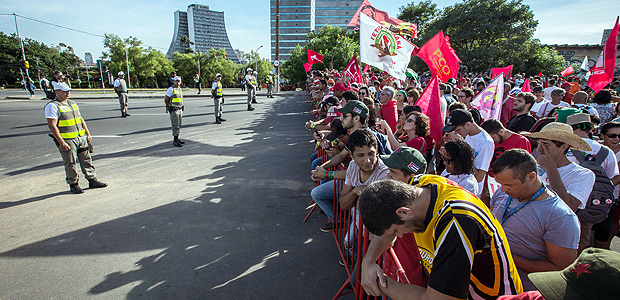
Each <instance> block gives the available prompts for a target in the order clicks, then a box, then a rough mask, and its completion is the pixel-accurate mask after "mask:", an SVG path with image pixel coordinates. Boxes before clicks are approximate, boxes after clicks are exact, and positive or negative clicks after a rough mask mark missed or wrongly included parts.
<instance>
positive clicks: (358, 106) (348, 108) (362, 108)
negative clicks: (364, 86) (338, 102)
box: [338, 100, 368, 118]
mask: <svg viewBox="0 0 620 300" xmlns="http://www.w3.org/2000/svg"><path fill="white" fill-rule="evenodd" d="M338 112H340V113H342V114H346V113H352V114H357V115H359V116H360V117H362V118H367V117H368V107H367V106H366V104H364V103H363V102H361V101H359V100H351V101H349V102H347V104H346V105H345V106H344V107H342V108H339V109H338Z"/></svg>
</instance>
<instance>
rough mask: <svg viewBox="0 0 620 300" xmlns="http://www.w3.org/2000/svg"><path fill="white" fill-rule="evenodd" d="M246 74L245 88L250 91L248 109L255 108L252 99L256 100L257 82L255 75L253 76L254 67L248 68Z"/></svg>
mask: <svg viewBox="0 0 620 300" xmlns="http://www.w3.org/2000/svg"><path fill="white" fill-rule="evenodd" d="M247 72H248V73H247V74H246V75H245V88H246V90H247V91H248V110H250V111H251V110H254V108H253V107H252V99H255V101H256V84H255V83H254V79H253V78H254V76H252V69H251V68H248V70H247Z"/></svg>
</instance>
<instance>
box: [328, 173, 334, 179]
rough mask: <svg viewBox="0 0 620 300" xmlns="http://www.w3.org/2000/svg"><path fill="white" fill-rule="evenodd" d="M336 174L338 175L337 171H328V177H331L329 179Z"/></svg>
mask: <svg viewBox="0 0 620 300" xmlns="http://www.w3.org/2000/svg"><path fill="white" fill-rule="evenodd" d="M335 175H336V172H335V171H329V172H327V178H329V179H334V177H335Z"/></svg>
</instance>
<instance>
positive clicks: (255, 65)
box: [242, 50, 303, 83]
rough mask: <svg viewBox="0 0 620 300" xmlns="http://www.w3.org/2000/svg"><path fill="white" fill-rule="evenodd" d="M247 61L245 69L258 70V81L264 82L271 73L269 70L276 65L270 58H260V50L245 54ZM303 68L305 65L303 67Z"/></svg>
mask: <svg viewBox="0 0 620 300" xmlns="http://www.w3.org/2000/svg"><path fill="white" fill-rule="evenodd" d="M244 59H245V61H247V63H246V64H245V65H244V66H243V70H242V71H245V70H247V69H248V68H252V70H254V71H256V72H258V82H259V83H264V82H265V80H266V79H267V75H269V71H273V70H274V67H273V65H272V64H271V62H269V61H268V60H264V59H261V58H260V55H258V52H256V51H253V50H252V51H250V53H248V54H245V55H244ZM302 68H303V67H302Z"/></svg>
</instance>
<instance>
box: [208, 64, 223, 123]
mask: <svg viewBox="0 0 620 300" xmlns="http://www.w3.org/2000/svg"><path fill="white" fill-rule="evenodd" d="M221 80H222V74H220V73H217V74H215V81H214V82H213V85H212V86H211V97H213V106H214V107H215V123H216V124H222V122H224V121H226V119H222V104H224V94H223V93H222V82H220V81H221Z"/></svg>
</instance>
